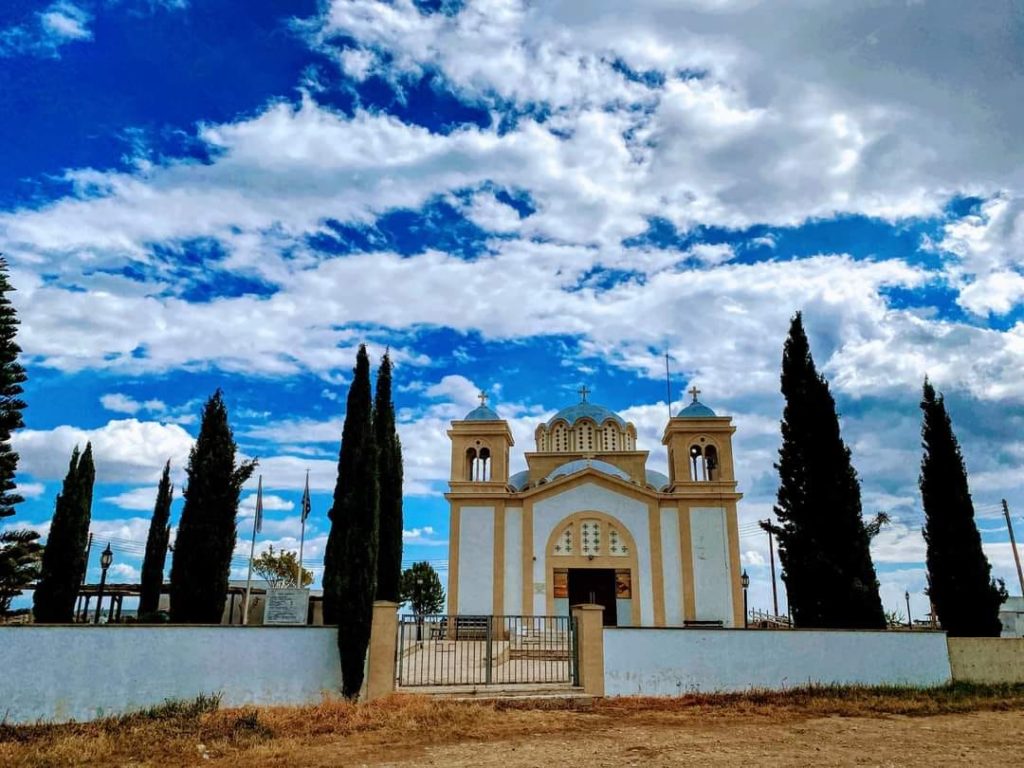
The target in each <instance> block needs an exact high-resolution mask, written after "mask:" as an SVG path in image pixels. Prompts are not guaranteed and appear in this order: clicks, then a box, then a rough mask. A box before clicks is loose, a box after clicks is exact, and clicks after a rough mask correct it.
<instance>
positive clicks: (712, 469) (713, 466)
mask: <svg viewBox="0 0 1024 768" xmlns="http://www.w3.org/2000/svg"><path fill="white" fill-rule="evenodd" d="M704 469H705V475H706V476H707V479H708V480H714V479H715V476H716V475H717V474H718V451H717V450H716V449H715V446H713V445H709V446H707V447H706V448H705V449H704Z"/></svg>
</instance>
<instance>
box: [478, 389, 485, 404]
mask: <svg viewBox="0 0 1024 768" xmlns="http://www.w3.org/2000/svg"><path fill="white" fill-rule="evenodd" d="M477 397H479V398H480V405H487V393H486V392H483V391H481V392H480V394H479V395H477Z"/></svg>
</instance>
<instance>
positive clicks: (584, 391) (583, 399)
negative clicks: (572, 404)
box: [576, 384, 590, 403]
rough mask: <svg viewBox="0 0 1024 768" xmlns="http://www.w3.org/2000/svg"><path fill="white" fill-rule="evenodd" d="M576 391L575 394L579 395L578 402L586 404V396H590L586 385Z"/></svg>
mask: <svg viewBox="0 0 1024 768" xmlns="http://www.w3.org/2000/svg"><path fill="white" fill-rule="evenodd" d="M576 391H577V392H579V395H580V402H581V403H585V402H587V395H589V394H590V390H589V389H587V385H586V384H584V385H583V386H582V387H580V388H579V389H578V390H576Z"/></svg>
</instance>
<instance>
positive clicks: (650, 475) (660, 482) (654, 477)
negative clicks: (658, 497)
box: [644, 469, 668, 491]
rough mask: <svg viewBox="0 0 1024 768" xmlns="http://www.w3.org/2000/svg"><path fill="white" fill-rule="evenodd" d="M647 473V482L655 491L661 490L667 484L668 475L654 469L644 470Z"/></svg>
mask: <svg viewBox="0 0 1024 768" xmlns="http://www.w3.org/2000/svg"><path fill="white" fill-rule="evenodd" d="M644 471H645V472H646V474H647V484H648V485H649V486H651V487H652V488H654V490H656V491H660V490H663V489H664V488H665V487H666V486H668V477H666V476H665V475H663V474H662V473H661V472H658V471H657V470H654V469H647V470H644Z"/></svg>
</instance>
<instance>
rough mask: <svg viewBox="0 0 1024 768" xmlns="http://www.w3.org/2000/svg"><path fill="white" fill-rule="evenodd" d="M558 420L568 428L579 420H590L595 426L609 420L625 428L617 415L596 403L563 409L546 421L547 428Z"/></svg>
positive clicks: (580, 404)
mask: <svg viewBox="0 0 1024 768" xmlns="http://www.w3.org/2000/svg"><path fill="white" fill-rule="evenodd" d="M559 419H561V420H563V421H565V422H567V423H568V424H569V426H570V427H571V426H572V425H573V424H575V423H576V422H577V421H579V420H580V419H590V420H592V421H593V422H595V423H596V424H604V422H606V421H608V420H609V419H611V420H612V421H614V422H615V423H616V424H618V425H619V426H620V427H625V426H626V422H625V421H623V420H622V417H621V416H619V414H617V413H615V412H614V411H610V410H608V409H607V408H605V407H604V406H603V405H598V404H597V403H577V404H576V405H570V406H569V407H568V408H563V409H562V410H560V411H559V412H558V413H556V414H555V415H554V416H552V417H551V418H550V419H548V426H549V427H550V426H551V425H552V424H554V423H555V422H556V421H558V420H559Z"/></svg>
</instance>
